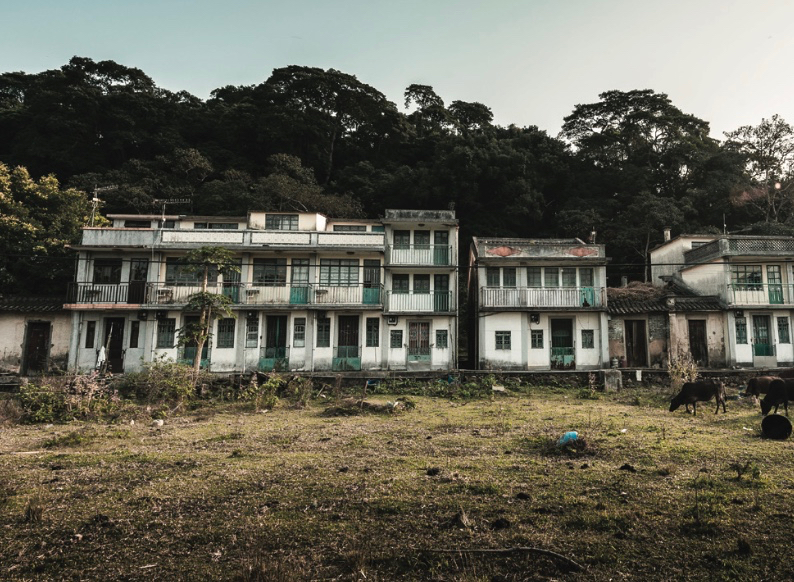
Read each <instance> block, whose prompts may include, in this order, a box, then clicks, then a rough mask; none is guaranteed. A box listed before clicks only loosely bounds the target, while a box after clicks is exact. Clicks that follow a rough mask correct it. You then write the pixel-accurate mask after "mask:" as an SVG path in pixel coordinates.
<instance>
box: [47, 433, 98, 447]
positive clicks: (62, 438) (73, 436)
mask: <svg viewBox="0 0 794 582" xmlns="http://www.w3.org/2000/svg"><path fill="white" fill-rule="evenodd" d="M96 438H97V435H96V433H95V432H94V431H92V430H88V429H86V428H82V429H80V430H73V431H71V432H69V433H66V434H65V435H59V436H55V437H52V438H51V439H48V440H46V441H45V442H44V448H46V449H53V448H57V447H79V446H83V445H87V444H88V443H90V442H93V441H95V440H96Z"/></svg>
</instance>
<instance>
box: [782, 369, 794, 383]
mask: <svg viewBox="0 0 794 582" xmlns="http://www.w3.org/2000/svg"><path fill="white" fill-rule="evenodd" d="M778 377H780V378H783V379H784V380H785V379H786V378H794V368H786V369H785V370H781V371H780V372H779V373H778Z"/></svg>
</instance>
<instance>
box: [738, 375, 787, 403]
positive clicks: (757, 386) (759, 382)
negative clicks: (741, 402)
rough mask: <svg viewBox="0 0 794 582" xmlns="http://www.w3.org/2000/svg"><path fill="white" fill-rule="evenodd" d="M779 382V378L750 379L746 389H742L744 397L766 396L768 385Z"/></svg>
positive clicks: (761, 377) (760, 377)
mask: <svg viewBox="0 0 794 582" xmlns="http://www.w3.org/2000/svg"><path fill="white" fill-rule="evenodd" d="M776 380H780V377H779V376H756V377H755V378H750V381H749V382H747V388H745V389H744V395H745V396H755V397H756V398H757V397H758V396H761V394H766V393H767V390H769V384H770V383H772V382H774V381H776Z"/></svg>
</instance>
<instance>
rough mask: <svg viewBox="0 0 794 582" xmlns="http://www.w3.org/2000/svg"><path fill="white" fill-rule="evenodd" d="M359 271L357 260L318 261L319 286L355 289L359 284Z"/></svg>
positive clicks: (359, 265)
mask: <svg viewBox="0 0 794 582" xmlns="http://www.w3.org/2000/svg"><path fill="white" fill-rule="evenodd" d="M360 269H361V264H360V263H359V260H358V259H320V285H322V286H323V287H355V286H357V285H358V284H359V271H360Z"/></svg>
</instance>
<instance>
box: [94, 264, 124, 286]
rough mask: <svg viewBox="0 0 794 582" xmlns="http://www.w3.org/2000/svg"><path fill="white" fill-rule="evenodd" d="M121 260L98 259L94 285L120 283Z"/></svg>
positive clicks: (95, 266)
mask: <svg viewBox="0 0 794 582" xmlns="http://www.w3.org/2000/svg"><path fill="white" fill-rule="evenodd" d="M120 282H121V259H96V260H95V261H94V283H120Z"/></svg>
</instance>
